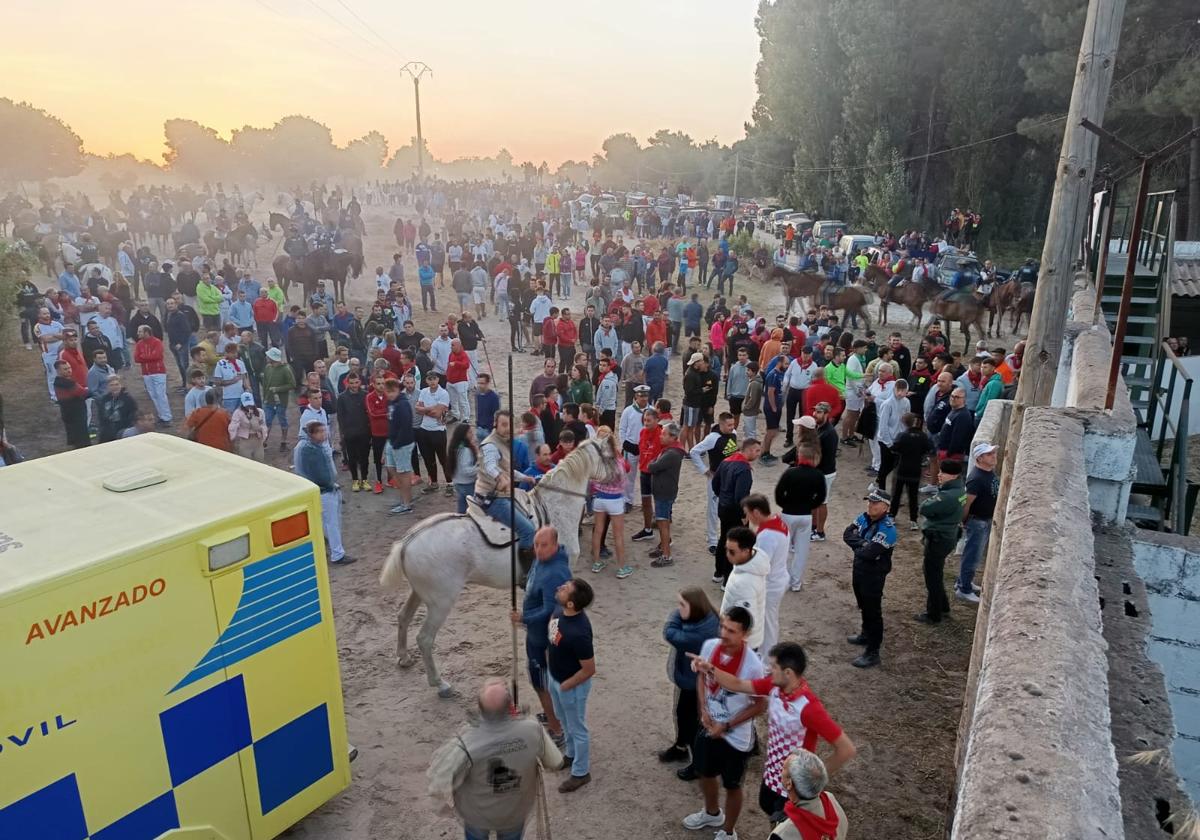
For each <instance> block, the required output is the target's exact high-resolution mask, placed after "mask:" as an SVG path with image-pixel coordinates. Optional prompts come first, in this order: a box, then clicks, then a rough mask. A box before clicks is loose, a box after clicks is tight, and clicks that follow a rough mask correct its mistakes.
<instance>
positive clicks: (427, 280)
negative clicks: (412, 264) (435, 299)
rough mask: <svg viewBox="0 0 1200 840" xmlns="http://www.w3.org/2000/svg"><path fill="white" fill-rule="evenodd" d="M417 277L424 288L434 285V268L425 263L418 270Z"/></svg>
mask: <svg viewBox="0 0 1200 840" xmlns="http://www.w3.org/2000/svg"><path fill="white" fill-rule="evenodd" d="M417 276H418V277H419V278H420V283H421V285H422V286H432V285H433V278H434V271H433V267H432V266H431V265H429V264H428V263H423V264H422V265H421V267H420V268H419V269H417Z"/></svg>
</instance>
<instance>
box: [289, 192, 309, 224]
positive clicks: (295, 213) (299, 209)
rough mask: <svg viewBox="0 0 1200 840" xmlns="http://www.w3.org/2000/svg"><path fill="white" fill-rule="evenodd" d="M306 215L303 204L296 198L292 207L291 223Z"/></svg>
mask: <svg viewBox="0 0 1200 840" xmlns="http://www.w3.org/2000/svg"><path fill="white" fill-rule="evenodd" d="M307 215H308V211H307V210H305V209H304V202H303V201H301V200H300V199H299V198H297V199H296V204H295V206H293V207H292V221H294V222H298V221H300V220H301V219H303V218H304V217H305V216H307Z"/></svg>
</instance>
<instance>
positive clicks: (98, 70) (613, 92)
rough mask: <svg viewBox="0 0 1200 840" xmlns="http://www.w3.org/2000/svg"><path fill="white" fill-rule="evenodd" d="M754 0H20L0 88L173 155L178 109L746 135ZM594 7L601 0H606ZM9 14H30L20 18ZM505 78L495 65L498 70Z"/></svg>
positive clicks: (390, 129) (98, 146) (538, 150)
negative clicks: (420, 67)
mask: <svg viewBox="0 0 1200 840" xmlns="http://www.w3.org/2000/svg"><path fill="white" fill-rule="evenodd" d="M756 8H757V3H756V2H755V1H754V0H720V1H719V0H640V2H637V0H607V2H605V3H604V4H598V3H586V2H585V3H544V2H533V1H532V0H516V2H513V1H512V0H510V2H505V3H501V2H489V0H444V2H440V3H430V2H420V3H416V2H409V0H401V1H400V2H385V0H203V2H167V3H163V2H160V0H110V2H107V3H96V2H94V0H44V2H41V3H35V2H32V0H18V2H17V3H15V4H12V5H10V6H9V7H8V8H7V9H6V10H5V23H6V25H7V28H8V29H9V32H10V35H9V37H8V38H7V39H6V44H5V49H4V50H2V51H0V79H3V83H0V96H6V97H9V98H11V99H14V100H17V101H22V100H24V101H27V102H30V103H31V104H33V105H35V106H36V107H38V108H42V109H44V110H46V111H49V112H50V113H52V114H54V115H56V116H58V117H60V118H61V119H63V120H64V121H65V122H66V123H67V124H68V125H70V126H71V127H72V128H73V129H74V130H75V132H76V133H77V134H79V136H80V137H82V138H83V142H84V148H85V149H86V150H87V151H89V152H94V153H98V154H107V153H110V152H114V153H122V152H133V153H134V154H136V155H137V156H139V157H145V158H150V159H151V160H153V161H154V162H156V163H161V162H162V157H161V156H162V152H163V131H162V124H163V121H164V120H165V119H168V118H172V117H182V118H187V119H193V120H196V121H198V122H201V123H203V124H205V125H208V126H211V127H213V128H215V129H217V130H218V131H219V132H220V133H221V135H222V136H224V137H228V135H229V131H230V130H231V129H233V128H240V127H242V126H244V125H252V126H258V127H265V126H270V125H272V124H274V122H275V121H276V120H278V119H279V118H280V117H282V116H285V115H288V114H304V115H306V116H309V117H312V118H314V119H316V120H318V121H320V122H323V123H325V124H326V125H328V126H329V127H330V128H331V129H332V130H333V135H334V139H335V141H336V142H338V143H339V144H344V143H346V142H347V141H349V140H351V139H353V138H355V137H358V136H360V135H362V134H365V133H366V132H368V131H370V130H372V129H376V130H379V131H381V132H383V134H384V135H385V136H386V137H387V138H388V142H389V144H390V146H391V148H393V149H394V148H395V147H397V146H399V145H401V144H403V143H405V142H407V141H408V139H409V138H410V137H412V136H414V135H415V134H416V123H415V119H414V113H413V111H414V108H413V87H412V82H411V81H410V80H409V79H408V78H407V77H404V78H401V77H400V76H399V73H398V70H399V67H400V65H401V64H403V63H404V62H406V61H410V60H419V61H424V62H426V63H427V64H428V65H429V66H430V67H432V68H433V76H432V77H426V78H425V79H423V80H422V83H421V118H422V128H423V133H424V135H425V139H426V142H427V143H428V145H429V147H430V149H431V151H432V152H433V154H434V155H435V156H436V157H438V158H439V159H443V160H449V159H452V158H456V157H460V156H473V155H479V156H487V155H491V154H494V153H495V152H496V151H497V150H498V149H499V148H501V147H504V148H507V149H508V150H509V151H510V152H512V154H513V156H514V157H515V158H516V159H517V160H533V161H535V162H537V161H541V160H546V161H548V162H549V163H550V164H552V165H557V164H558V163H560V162H561V161H563V160H566V159H580V158H589V157H590V156H591V154H592V153H594V152H596V151H598V150H599V147H600V143H601V142H602V141H603V140H604V138H605V137H607V136H608V135H610V134H613V133H616V132H620V131H627V132H630V133H632V134H633V135H634V136H636V137H637V138H638V139H639V140H642V141H644V140H645V138H646V137H647V136H649V135H650V134H652V133H653V132H654V131H656V130H657V129H659V128H669V129H673V130H681V131H684V132H686V133H688V134H690V135H691V136H692V137H693V138H695V139H697V140H705V139H709V138H716V139H717V140H719V141H721V142H723V143H730V142H733V141H734V140H737V139H739V138H740V137H741V136H742V134H743V124H744V123H745V122H746V121H747V120H748V119H749V118H750V112H751V108H752V106H753V104H754V98H755V88H754V67H755V63H756V61H757V59H758V38H757V34H756V32H755V28H754V16H755V10H756ZM601 10H602V11H603V13H602V14H601V13H600V12H601ZM13 32H24V33H25V36H24V37H14V36H13V34H12V33H13ZM499 80H502V82H500V81H499Z"/></svg>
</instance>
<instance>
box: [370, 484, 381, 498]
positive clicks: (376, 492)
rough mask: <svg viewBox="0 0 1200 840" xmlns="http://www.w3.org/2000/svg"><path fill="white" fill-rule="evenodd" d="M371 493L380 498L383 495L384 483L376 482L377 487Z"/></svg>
mask: <svg viewBox="0 0 1200 840" xmlns="http://www.w3.org/2000/svg"><path fill="white" fill-rule="evenodd" d="M371 492H372V493H374V494H375V495H376V496H378V495H379V494H380V493H382V492H383V483H382V482H379V481H376V482H375V487H374V489H373V490H372V491H371Z"/></svg>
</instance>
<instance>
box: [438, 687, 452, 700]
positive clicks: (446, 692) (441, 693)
mask: <svg viewBox="0 0 1200 840" xmlns="http://www.w3.org/2000/svg"><path fill="white" fill-rule="evenodd" d="M437 692H438V697H440V698H441V699H443V700H449V699H450V698H451V697H453V696H454V689H453V688H452V687H451V686H450V684H449V683H442V684H441V685H440V686H438V690H437Z"/></svg>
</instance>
